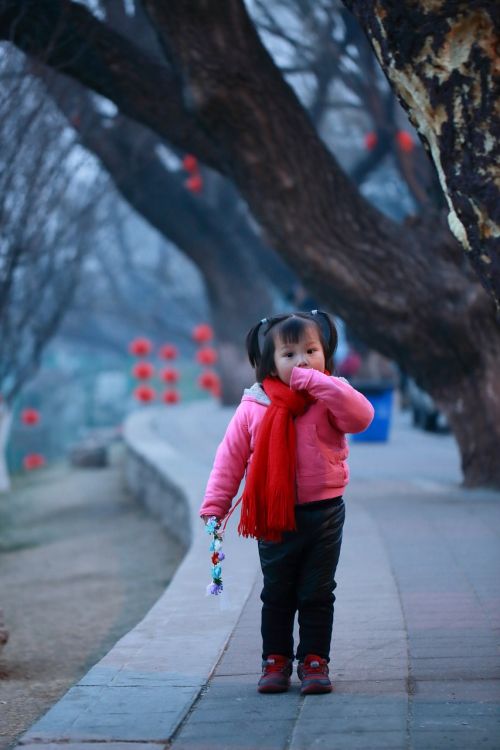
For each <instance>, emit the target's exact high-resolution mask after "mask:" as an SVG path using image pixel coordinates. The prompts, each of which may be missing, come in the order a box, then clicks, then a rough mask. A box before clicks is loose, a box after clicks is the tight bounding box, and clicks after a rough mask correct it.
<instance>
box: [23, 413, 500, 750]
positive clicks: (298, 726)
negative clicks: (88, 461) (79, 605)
mask: <svg viewBox="0 0 500 750" xmlns="http://www.w3.org/2000/svg"><path fill="white" fill-rule="evenodd" d="M229 416H230V412H229V411H227V410H226V411H223V410H217V409H216V407H215V406H213V405H203V406H196V407H195V406H193V407H189V408H188V407H186V408H184V407H183V408H181V409H179V410H178V411H172V412H170V413H169V416H168V422H165V424H164V425H162V424H161V419H160V418H157V424H156V426H155V429H156V431H157V435H161V436H162V437H163V440H164V441H166V443H168V442H169V441H170V442H171V444H172V445H175V450H170V451H169V452H166V453H165V454H161V455H160V453H161V451H160V450H159V441H158V439H156V440H155V439H153V438H154V436H153V435H152V434H149V433H148V440H149V441H150V443H151V445H152V450H153V454H152V455H154V456H155V460H156V462H157V463H158V465H159V466H160V465H161V466H163V467H166V471H167V472H168V471H172V472H173V473H172V476H173V477H174V476H175V479H176V481H177V482H180V483H184V486H185V487H186V492H187V493H188V495H189V496H190V498H191V507H192V512H193V513H194V514H195V513H196V508H197V507H198V505H199V501H200V493H201V492H202V489H201V488H202V487H203V486H204V484H205V482H206V477H207V472H208V468H209V464H210V460H211V456H213V452H214V450H215V446H216V444H217V440H218V439H219V438H220V435H221V434H222V432H223V427H224V424H225V423H227V419H228V418H229ZM200 426H202V429H200ZM176 451H177V452H176ZM169 455H170V458H169ZM209 456H210V459H209ZM188 457H189V458H188ZM351 469H352V475H353V481H352V484H351V485H350V487H349V490H348V492H347V495H346V507H347V520H346V527H345V537H344V544H343V550H342V555H341V561H340V565H339V569H338V582H339V585H338V589H337V592H336V593H337V605H336V616H335V628H334V644H333V652H332V674H333V678H334V682H335V690H334V692H333V693H332V694H330V695H326V696H308V697H305V698H302V697H301V696H300V694H299V690H298V682H297V679H296V677H294V684H293V687H292V689H291V690H290V691H289V692H288V693H286V694H283V695H274V696H272V695H271V696H270V695H260V694H258V693H257V691H256V682H257V679H258V675H259V672H260V635H259V588H260V581H259V576H258V575H257V567H254V565H255V558H252V555H249V550H253V547H251V545H250V547H249V545H248V543H245V542H242V541H241V540H238V539H237V537H236V532H235V528H236V523H237V520H236V519H235V518H234V517H233V519H232V521H231V522H230V527H229V531H228V535H227V550H228V556H227V560H226V562H225V563H224V569H225V573H224V576H225V580H226V582H227V584H228V590H229V591H228V593H229V595H230V596H231V595H232V597H233V603H232V605H231V604H228V602H227V601H226V604H224V599H222V601H221V600H219V599H215V598H214V599H208V600H207V599H204V598H203V597H200V587H201V585H202V584H201V581H202V580H203V575H204V571H205V569H206V566H207V568H208V555H207V558H206V560H205V557H204V556H205V554H206V551H205V549H206V546H207V545H206V539H201V538H200V533H198V532H199V529H198V526H196V522H195V527H194V528H195V529H196V532H195V539H194V547H192V548H191V552H190V554H189V555H188V558H187V559H186V560H185V561H184V562H183V564H182V566H181V568H180V569H179V573H178V575H177V576H176V578H175V579H174V581H173V583H172V584H171V586H170V587H169V589H168V590H167V592H166V594H165V595H164V597H162V600H161V601H160V602H158V603H157V605H155V607H154V608H153V610H152V612H151V613H149V614H148V616H147V617H146V618H145V620H144V621H143V623H141V624H140V625H139V626H138V627H137V628H135V629H134V630H133V631H131V633H129V634H128V635H127V636H126V637H125V638H124V639H122V641H120V643H119V644H117V646H116V647H115V648H114V649H113V650H112V651H111V652H110V654H109V655H108V656H107V657H106V658H105V659H104V660H102V661H101V662H100V663H99V664H98V665H96V667H94V668H93V669H92V670H91V672H90V673H89V674H88V675H87V676H86V678H84V679H83V680H81V681H80V683H79V684H78V685H77V686H75V687H74V688H73V689H72V690H71V691H70V692H69V693H68V694H67V696H66V697H65V699H64V700H63V701H61V702H60V703H59V704H57V705H56V706H55V707H54V709H53V710H52V711H51V712H50V713H49V714H47V716H46V717H44V719H42V721H40V722H38V724H37V725H35V727H33V728H32V729H31V730H30V731H29V732H28V733H27V735H25V736H24V738H23V744H24V750H28V748H29V750H41V748H42V747H43V748H48V747H50V749H51V750H54V749H55V747H56V746H57V745H58V744H60V743H66V744H69V745H70V747H71V750H84V748H87V750H99V747H101V748H102V750H103V748H104V747H106V748H110V750H124V749H125V748H126V747H130V743H131V742H133V743H134V748H137V749H138V750H154V749H155V747H157V746H158V745H161V746H163V747H165V748H166V747H168V748H172V750H212V748H213V750H240V749H241V750H256V749H257V748H259V750H268V749H269V750H281V749H283V750H306V748H325V749H328V750H331V749H333V748H338V749H339V750H378V749H379V748H380V750H382V748H383V749H384V750H452V749H455V750H469V748H476V747H478V748H481V749H483V750H498V748H499V747H500V710H499V707H500V687H499V686H500V679H499V678H500V656H499V650H498V636H499V625H500V576H499V575H498V572H499V571H500V545H499V543H498V542H499V536H500V523H499V522H500V493H495V492H487V491H465V490H463V489H460V488H459V486H458V482H459V472H458V457H457V452H456V448H455V445H454V443H453V441H452V439H451V438H450V437H446V436H441V435H440V436H436V435H432V436H429V435H425V434H424V433H421V432H419V431H416V430H413V429H412V428H411V427H410V425H409V423H408V420H407V418H406V417H405V416H404V415H403V416H397V417H396V420H395V425H394V429H393V434H392V438H391V442H390V443H389V444H385V445H380V444H379V445H374V444H369V443H353V445H352V455H351ZM193 551H195V554H193ZM236 571H238V576H239V578H238V580H237V581H235V580H234V576H235V574H236ZM181 576H182V578H181ZM243 579H244V580H245V584H244V585H239V584H240V583H241V582H242V581H243ZM252 582H254V585H253V587H252ZM247 590H248V591H250V592H251V593H250V596H249V597H248V598H247V595H246V593H245V592H246V591H247ZM221 605H222V608H221ZM224 607H227V609H225V608H224ZM235 611H236V612H237V615H235ZM228 623H229V625H230V627H229V630H228ZM226 633H227V636H228V640H227V639H226ZM221 643H222V644H224V643H226V647H225V648H224V650H223V652H222V655H221V652H220V644H221ZM219 657H220V658H219ZM210 665H211V666H210ZM141 670H142V671H141ZM203 675H205V677H203Z"/></svg>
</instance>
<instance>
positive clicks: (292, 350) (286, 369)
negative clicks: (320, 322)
mask: <svg viewBox="0 0 500 750" xmlns="http://www.w3.org/2000/svg"><path fill="white" fill-rule="evenodd" d="M274 367H275V369H274V371H273V373H272V374H273V375H277V376H278V377H279V379H280V380H282V381H283V382H284V383H286V385H290V378H291V376H292V370H293V368H294V367H309V368H312V369H313V370H319V371H320V372H323V371H324V369H325V353H324V352H323V347H322V346H321V341H320V338H319V334H318V331H317V329H316V326H315V325H312V326H309V327H308V328H306V329H305V331H304V333H303V335H302V336H301V337H300V339H299V340H298V341H297V342H296V343H289V344H285V343H284V342H283V341H282V340H281V339H280V338H279V337H278V336H277V337H276V338H275V340H274Z"/></svg>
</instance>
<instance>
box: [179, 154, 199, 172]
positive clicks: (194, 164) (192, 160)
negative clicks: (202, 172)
mask: <svg viewBox="0 0 500 750" xmlns="http://www.w3.org/2000/svg"><path fill="white" fill-rule="evenodd" d="M182 166H183V167H184V169H185V170H186V172H189V173H190V174H193V172H197V171H198V159H197V158H196V156H193V154H186V156H185V157H184V159H183V160H182Z"/></svg>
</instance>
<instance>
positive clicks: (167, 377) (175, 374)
mask: <svg viewBox="0 0 500 750" xmlns="http://www.w3.org/2000/svg"><path fill="white" fill-rule="evenodd" d="M160 378H161V379H162V380H164V381H165V383H177V381H178V380H179V371H178V370H176V369H175V367H165V369H163V370H162V371H161V373H160Z"/></svg>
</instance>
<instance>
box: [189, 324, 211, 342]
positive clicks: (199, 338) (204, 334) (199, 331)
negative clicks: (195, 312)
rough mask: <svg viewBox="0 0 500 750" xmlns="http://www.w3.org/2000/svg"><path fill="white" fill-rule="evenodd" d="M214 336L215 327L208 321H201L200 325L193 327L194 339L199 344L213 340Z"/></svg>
mask: <svg viewBox="0 0 500 750" xmlns="http://www.w3.org/2000/svg"><path fill="white" fill-rule="evenodd" d="M213 337H214V331H213V328H212V326H209V325H208V323H200V325H198V326H195V328H193V339H194V340H195V341H196V343H197V344H204V343H205V342H207V341H211V340H212V339H213Z"/></svg>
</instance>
